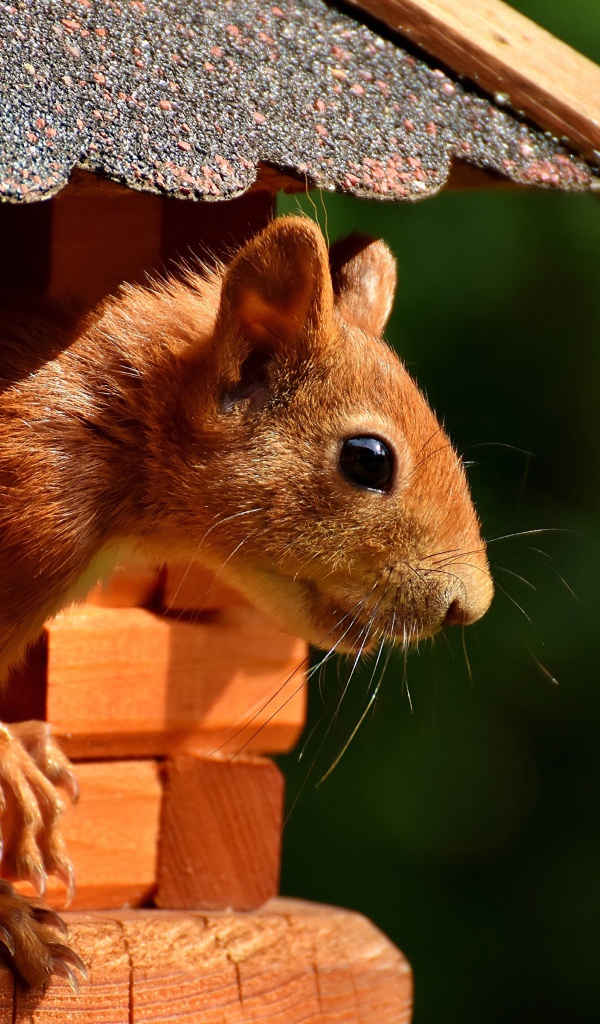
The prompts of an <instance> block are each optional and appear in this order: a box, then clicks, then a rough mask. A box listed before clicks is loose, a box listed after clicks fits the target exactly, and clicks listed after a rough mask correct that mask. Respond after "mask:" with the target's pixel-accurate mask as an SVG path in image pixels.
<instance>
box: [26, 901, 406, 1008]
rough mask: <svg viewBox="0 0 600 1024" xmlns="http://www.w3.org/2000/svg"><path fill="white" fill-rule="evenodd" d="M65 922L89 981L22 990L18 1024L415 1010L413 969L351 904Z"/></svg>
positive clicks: (83, 917) (287, 904)
mask: <svg viewBox="0 0 600 1024" xmlns="http://www.w3.org/2000/svg"><path fill="white" fill-rule="evenodd" d="M65 920H66V921H67V923H68V925H69V929H70V934H71V941H72V943H73V946H74V948H75V949H76V950H77V952H78V953H79V954H80V956H81V957H82V958H83V960H84V961H85V962H86V963H88V965H89V966H90V968H91V971H90V975H91V976H90V980H89V981H88V982H82V984H81V994H80V996H79V997H75V996H73V995H72V994H71V992H70V990H69V989H68V988H67V987H66V986H65V984H64V983H63V982H60V981H58V980H54V981H52V982H51V984H50V986H49V987H48V990H47V992H46V993H45V994H44V995H42V994H41V993H33V994H30V995H29V996H25V995H22V994H20V993H19V995H18V1004H17V1005H18V1012H19V1014H20V1015H17V1016H16V1017H15V1018H14V1019H15V1020H16V1021H18V1024H26V1022H27V1024H58V1022H59V1021H60V1024H63V1022H67V1021H70V1020H71V1019H73V1020H75V1019H77V1021H79V1022H80V1024H88V1022H90V1024H91V1022H94V1024H96V1022H98V1024H104V1022H106V1024H108V1021H111V1022H112V1021H114V1022H118V1024H120V1022H121V1021H125V1020H126V1021H127V1022H128V1024H169V1022H174V1021H177V1024H245V1022H248V1021H253V1022H254V1024H261V1022H265V1024H266V1022H268V1024H409V1021H410V1019H411V995H412V981H411V972H410V967H409V966H408V964H407V962H406V960H405V959H404V957H403V956H402V954H401V953H400V952H399V950H398V949H396V947H395V946H393V944H392V943H391V942H390V941H389V940H388V939H386V938H385V936H384V935H382V934H381V932H379V931H378V929H377V928H375V926H374V925H372V924H371V923H370V922H369V921H367V920H366V919H365V918H363V917H361V916H360V915H359V914H355V913H352V912H350V911H345V910H338V909H337V908H335V907H321V906H318V905H315V904H310V903H308V904H306V903H302V902H300V901H294V900H283V899H278V900H273V901H271V902H270V903H269V904H267V906H266V907H265V908H264V909H263V910H261V911H258V912H254V913H248V914H236V913H231V912H222V913H219V912H210V911H204V912H202V913H172V912H169V911H160V910H130V911H127V910H124V911H105V912H100V913H97V914H92V913H90V914H73V913H68V914H66V915H65ZM95 928H97V942H96V941H95V936H94V929H95ZM111 928H112V929H113V930H112V931H110V929H111ZM125 950H126V951H127V955H126V956H124V951H125ZM357 985H358V988H357V987H356V986H357ZM119 986H120V987H119ZM117 995H118V996H119V997H120V999H121V1000H122V1001H121V1002H118V1001H117V998H116V997H117ZM26 1008H27V1009H28V1010H29V1012H30V1013H31V1016H27V1015H26V1012H25V1010H26ZM29 1008H30V1009H29ZM109 1008H110V1013H112V1014H113V1016H110V1015H109ZM124 1010H125V1011H127V1013H128V1016H123V1012H124ZM61 1014H62V1015H61ZM75 1014H77V1017H76V1018H75ZM71 1015H73V1017H71ZM8 1019H9V1020H10V1019H12V1018H8Z"/></svg>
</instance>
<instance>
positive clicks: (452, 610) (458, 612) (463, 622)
mask: <svg viewBox="0 0 600 1024" xmlns="http://www.w3.org/2000/svg"><path fill="white" fill-rule="evenodd" d="M478 618H479V615H477V614H476V613H474V612H472V611H471V609H469V608H468V607H467V606H465V605H464V604H463V602H462V601H461V600H460V598H459V597H455V598H454V600H453V601H452V602H451V603H450V605H449V607H448V611H447V612H446V616H445V618H444V621H443V622H442V626H468V625H470V623H471V622H475V620H476V619H478Z"/></svg>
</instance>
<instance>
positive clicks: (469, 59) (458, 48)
mask: <svg viewBox="0 0 600 1024" xmlns="http://www.w3.org/2000/svg"><path fill="white" fill-rule="evenodd" d="M349 3H350V4H352V5H353V6H354V7H357V8H360V9H361V10H365V11H367V12H368V13H369V14H372V15H374V16H375V17H376V18H378V19H379V20H380V21H382V22H384V24H386V25H388V26H389V27H390V28H392V29H394V30H395V31H397V32H399V33H401V34H402V35H404V36H406V37H407V38H408V39H410V41H411V42H413V43H415V44H416V45H417V46H420V47H422V49H423V50H425V51H426V52H427V53H428V54H431V56H432V57H435V58H437V59H438V60H440V61H443V62H444V63H445V64H447V65H448V66H449V67H450V68H451V69H452V70H453V71H455V72H457V73H458V74H461V75H466V76H467V77H468V78H471V79H472V80H473V81H474V82H475V83H477V84H478V85H480V86H481V87H482V88H483V89H485V90H487V91H488V92H491V93H504V94H506V95H507V97H508V101H509V103H510V106H512V107H513V109H515V110H522V111H524V113H525V114H527V115H528V116H529V117H530V118H531V119H532V120H533V121H534V122H535V123H536V124H538V125H539V126H540V128H544V129H546V130H548V131H551V132H553V133H554V134H555V135H557V136H558V137H559V138H560V137H561V136H563V135H566V136H567V137H568V139H569V141H570V143H571V145H572V146H573V147H574V148H576V149H578V150H580V151H581V152H582V153H583V154H584V155H586V156H588V157H592V158H593V151H594V150H600V67H598V65H597V64H594V63H593V62H592V61H591V60H588V59H587V57H584V56H583V55H582V54H580V53H578V52H577V51H576V50H573V49H572V48H571V47H570V46H567V44H566V43H563V42H561V40H560V39H556V38H555V36H553V35H551V34H550V32H546V30H545V29H543V28H540V26H539V25H536V24H535V22H533V21H530V20H529V18H526V17H524V15H522V14H519V12H518V11H515V10H513V8H512V7H509V6H508V4H505V3H502V2H501V0H349ZM598 160H599V161H600V157H599V158H598ZM597 162H598V161H597Z"/></svg>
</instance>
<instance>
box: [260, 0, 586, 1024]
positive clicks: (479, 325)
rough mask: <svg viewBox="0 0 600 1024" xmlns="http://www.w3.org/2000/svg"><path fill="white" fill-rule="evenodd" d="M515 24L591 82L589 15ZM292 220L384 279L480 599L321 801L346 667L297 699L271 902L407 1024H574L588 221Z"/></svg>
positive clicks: (536, 10) (439, 215) (343, 208)
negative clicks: (305, 915) (362, 929)
mask: <svg viewBox="0 0 600 1024" xmlns="http://www.w3.org/2000/svg"><path fill="white" fill-rule="evenodd" d="M515 6H517V7H518V8H519V9H520V10H522V11H523V13H525V14H528V15H529V16H530V17H532V18H534V19H535V20H537V21H538V22H540V23H541V24H543V25H545V26H546V27H547V28H548V29H550V30H551V31H553V32H554V33H555V34H557V35H559V36H561V37H562V38H563V39H565V40H566V41H567V42H569V43H571V44H572V45H573V46H575V47H577V48H578V49H580V50H581V51H582V52H584V53H586V54H587V55H588V56H589V57H591V58H592V59H594V60H596V61H597V62H599V63H600V3H599V2H598V0H570V2H569V3H568V4H565V3H564V2H563V0H520V2H518V3H517V4H515ZM299 205H301V206H302V208H303V209H304V210H305V211H306V212H307V213H308V214H309V215H310V216H313V217H317V218H318V220H319V222H320V223H321V226H322V227H323V228H325V226H327V228H328V231H329V235H330V237H331V239H332V240H333V239H335V238H336V237H338V236H339V235H340V234H344V233H346V232H348V231H350V230H353V229H358V230H363V231H368V232H371V233H373V234H377V235H380V236H382V237H384V238H385V239H387V241H388V242H389V244H390V245H391V247H392V249H393V250H394V252H395V253H396V254H397V256H398V260H399V266H400V287H399V292H398V298H397V302H396V307H395V312H394V314H393V318H392V321H391V323H390V326H389V329H388V332H387V333H388V337H389V339H390V341H391V342H392V343H393V344H394V345H395V346H396V347H397V349H398V351H399V352H400V354H401V355H402V357H403V358H404V359H405V361H406V362H407V364H408V365H409V367H410V369H411V371H412V372H413V374H414V375H415V376H416V378H417V379H418V381H419V383H420V384H421V386H422V387H424V388H425V390H426V392H427V394H428V396H429V399H430V401H431V403H432V404H433V406H434V407H435V408H436V410H437V411H438V413H439V414H440V415H443V416H444V418H445V421H446V424H447V427H448V429H449V431H450V433H451V435H452V436H453V438H454V440H455V441H456V443H457V446H458V448H459V449H460V450H461V452H463V453H464V455H465V458H466V459H467V460H468V461H470V462H472V463H474V464H473V465H472V467H471V468H470V470H469V474H470V480H471V484H472V489H473V492H474V496H475V499H476V502H477V505H478V508H479V510H480V513H481V516H482V518H483V522H484V530H485V534H486V537H488V538H489V539H490V540H491V543H490V548H489V552H490V557H491V562H492V565H493V569H494V575H495V578H496V581H497V596H496V599H495V601H494V605H493V607H492V610H491V611H490V613H489V614H488V616H487V617H486V618H485V619H484V620H483V621H482V622H481V623H479V624H477V625H476V626H475V627H473V628H472V629H469V630H468V631H466V633H465V646H466V655H465V651H464V650H463V644H462V637H461V631H460V630H453V631H450V634H449V635H448V637H447V639H446V638H439V639H438V640H437V641H436V642H435V644H433V645H426V646H424V647H423V648H422V649H421V651H420V652H419V654H418V655H417V654H413V655H411V656H410V658H409V659H408V662H407V667H406V673H405V669H404V665H403V662H402V660H401V658H399V657H396V656H394V657H392V659H391V660H390V663H389V665H388V667H387V670H386V676H385V680H384V683H383V685H382V687H381V691H380V695H379V697H378V700H377V702H376V705H375V709H374V712H373V714H372V715H370V716H369V718H368V720H367V721H366V722H365V724H364V726H363V727H362V729H361V730H360V733H359V734H358V735H357V737H356V738H355V740H354V741H353V743H352V744H351V746H350V748H349V749H348V751H347V752H346V754H345V756H344V757H343V759H342V760H341V762H340V763H339V764H338V765H337V766H336V767H335V770H334V771H333V772H332V773H331V775H329V777H327V778H326V779H325V780H324V781H323V782H322V783H321V784H320V780H322V778H323V776H324V774H325V773H326V772H327V770H328V768H329V767H330V765H331V764H332V762H333V761H334V759H335V757H336V755H337V753H338V751H339V750H340V748H341V747H342V746H343V744H344V742H345V740H346V739H347V737H348V735H349V734H350V733H351V732H352V729H353V727H354V725H355V723H356V721H357V719H358V718H359V716H360V714H361V710H362V708H363V707H364V703H365V699H366V697H367V694H368V692H369V688H370V687H372V685H373V682H372V680H371V672H370V668H369V666H368V665H367V666H365V667H364V668H363V669H362V670H361V671H360V672H359V673H357V675H356V676H355V677H354V678H353V680H352V684H351V687H350V691H349V693H348V695H347V696H346V697H345V699H344V701H343V703H342V705H341V707H338V703H339V695H340V693H341V690H342V688H343V685H344V681H345V679H346V678H347V674H348V672H349V665H347V664H345V663H344V662H342V661H340V662H338V664H337V665H336V666H334V667H333V668H332V669H331V670H330V671H327V672H326V673H325V674H324V676H323V678H322V679H321V686H320V687H319V686H318V685H316V680H315V685H314V686H313V688H312V689H311V694H310V722H309V728H308V730H307V733H306V738H305V742H304V743H303V744H302V745H301V747H300V748H299V749H300V750H301V751H303V756H302V757H301V758H300V759H299V757H298V750H297V751H296V752H295V753H294V754H293V755H290V756H289V757H287V758H284V759H282V763H283V766H284V768H285V771H286V774H287V778H288V800H289V806H290V813H289V818H288V822H287V826H286V832H285V840H284V866H283V891H284V892H285V893H287V894H290V895H296V896H303V897H306V898H309V899H316V900H321V901H324V902H330V903H335V904H339V905H343V906H346V907H352V908H355V909H357V910H360V911H362V912H363V913H365V914H367V915H368V916H369V917H370V918H371V919H372V920H373V921H375V922H376V923H377V924H378V925H379V926H380V927H381V928H382V929H383V930H384V931H385V932H386V933H387V934H388V935H389V936H390V937H391V938H392V939H393V940H394V941H395V942H396V943H397V944H398V945H399V946H400V947H401V948H402V949H403V950H404V952H405V953H406V955H407V956H408V958H409V959H410V961H411V963H412V965H413V968H414V972H415V979H416V1008H415V1024H441V1022H444V1024H459V1022H460V1024H496V1022H498V1024H500V1022H502V1024H506V1022H507V1021H510V1022H511V1024H519V1022H523V1024H538V1022H539V1024H554V1022H556V1024H559V1022H560V1024H566V1022H567V1021H568V1022H569V1024H584V1022H585V1024H588V1022H589V1024H598V1021H600V685H599V676H600V639H599V638H600V593H599V592H600V515H599V507H598V506H599V500H598V498H599V495H600V429H599V427H600V201H599V200H598V199H596V198H593V197H590V196H568V195H558V194H553V193H551V192H542V191H537V190H535V191H533V190H532V191H528V190H523V191H500V190H490V191H486V192H483V191H480V192H466V193H458V192H455V193H445V194H442V195H440V196H438V197H437V198H435V199H432V200H427V201H425V202H421V203H418V204H415V205H410V204H385V203H374V202H370V203H366V202H360V201H355V200H350V199H349V198H347V197H343V196H323V197H321V196H320V195H319V193H318V192H313V193H311V197H310V199H309V200H305V199H302V200H301V201H300V203H299V201H298V199H297V198H295V197H286V198H284V199H282V201H281V203H280V212H290V211H293V210H297V209H298V206H299ZM523 531H524V533H523V535H522V536H509V537H506V538H505V539H496V538H503V537H505V535H506V534H509V535H512V534H519V533H521V532H523ZM528 531H533V532H528ZM536 531H541V532H536ZM467 660H468V662H469V663H470V670H469V665H468V664H467ZM409 694H410V699H409Z"/></svg>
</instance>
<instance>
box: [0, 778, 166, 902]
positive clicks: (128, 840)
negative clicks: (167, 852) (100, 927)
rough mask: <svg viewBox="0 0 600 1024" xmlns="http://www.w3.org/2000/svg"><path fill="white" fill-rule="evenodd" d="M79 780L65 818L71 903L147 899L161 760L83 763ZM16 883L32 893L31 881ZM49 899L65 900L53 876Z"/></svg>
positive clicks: (151, 877) (154, 856)
mask: <svg viewBox="0 0 600 1024" xmlns="http://www.w3.org/2000/svg"><path fill="white" fill-rule="evenodd" d="M77 780H78V782H79V787H80V798H79V802H78V803H77V804H76V805H75V806H72V805H71V804H68V805H67V806H66V808H65V812H64V815H63V818H62V833H63V836H64V839H65V842H66V845H67V850H68V853H69V856H70V857H71V859H72V861H73V867H74V869H75V877H76V879H77V891H76V893H75V898H74V900H73V903H72V907H73V908H75V909H82V910H88V909H100V908H107V907H123V906H139V905H140V904H142V903H145V902H147V900H148V899H149V897H150V896H151V895H152V893H153V891H154V888H155V885H156V867H157V849H158V834H159V820H160V808H161V800H162V786H161V783H160V779H159V774H158V765H157V764H156V762H155V761H112V762H107V763H99V764H81V765H78V766H77ZM4 826H5V822H4V819H3V827H4ZM9 838H10V837H9V836H7V841H8V840H9ZM16 887H17V888H18V889H19V890H20V891H21V892H24V893H27V894H32V889H31V886H30V885H29V883H27V882H17V883H16ZM47 899H48V902H49V903H50V905H51V906H52V907H55V908H56V909H57V910H60V909H61V908H62V907H63V906H64V899H65V892H64V888H63V886H62V885H61V883H60V882H59V881H58V880H57V879H55V878H50V879H49V880H48V896H47Z"/></svg>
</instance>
